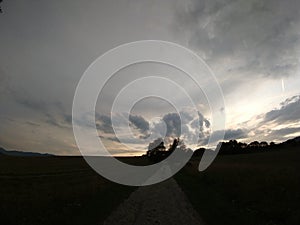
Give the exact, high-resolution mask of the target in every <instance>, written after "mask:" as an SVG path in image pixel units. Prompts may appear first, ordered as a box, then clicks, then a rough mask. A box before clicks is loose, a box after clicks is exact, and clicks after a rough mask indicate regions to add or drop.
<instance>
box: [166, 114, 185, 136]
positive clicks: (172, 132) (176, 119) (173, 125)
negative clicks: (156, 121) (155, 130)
mask: <svg viewBox="0 0 300 225" xmlns="http://www.w3.org/2000/svg"><path fill="white" fill-rule="evenodd" d="M162 120H163V122H165V124H166V126H167V133H166V136H167V137H170V136H174V137H179V136H180V135H181V119H180V116H179V114H178V113H168V114H166V115H164V116H163V118H162Z"/></svg>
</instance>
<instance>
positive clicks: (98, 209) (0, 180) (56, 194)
mask: <svg viewBox="0 0 300 225" xmlns="http://www.w3.org/2000/svg"><path fill="white" fill-rule="evenodd" d="M134 189H135V188H134V187H128V186H123V185H118V184H115V183H112V182H110V181H108V180H106V179H105V178H103V177H101V176H99V175H98V174H96V173H95V172H94V171H93V170H92V169H91V168H90V167H89V166H88V165H87V164H86V163H85V161H84V160H83V159H82V158H81V157H8V156H1V157H0V223H1V224H5V225H27V224H28V225H35V224H39V225H40V224H43V225H47V224H49V225H50V224H51V225H52V224H73V225H75V224H89V225H92V224H101V223H102V221H103V220H104V219H105V218H106V217H107V216H108V215H109V214H110V213H111V211H112V210H113V209H114V208H115V207H117V206H118V205H119V204H120V203H121V202H122V201H123V200H124V199H126V198H127V197H128V195H129V194H130V193H131V192H132V191H133V190H134Z"/></svg>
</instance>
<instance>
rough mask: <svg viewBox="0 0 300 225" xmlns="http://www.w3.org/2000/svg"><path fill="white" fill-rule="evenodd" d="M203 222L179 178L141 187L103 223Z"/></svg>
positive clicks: (190, 224) (189, 224)
mask: <svg viewBox="0 0 300 225" xmlns="http://www.w3.org/2000/svg"><path fill="white" fill-rule="evenodd" d="M115 224H116V225H129V224H130V225H155V224H162V225H177V224H178V225H203V224H204V223H203V222H202V221H201V219H200V217H199V215H198V214H197V213H196V212H195V210H194V209H193V207H192V205H191V203H190V202H189V201H188V199H187V197H186V196H185V194H184V193H183V192H182V190H181V189H180V187H179V186H178V184H177V183H176V181H175V180H174V179H173V178H171V179H169V180H167V181H164V182H162V183H160V184H155V185H151V186H146V187H140V188H138V189H137V190H136V191H135V192H133V193H132V194H131V195H130V197H129V198H128V199H127V200H126V201H124V202H123V203H122V204H121V205H120V206H119V207H118V208H117V209H116V210H115V211H114V212H113V213H112V214H111V215H110V216H109V217H108V218H107V219H106V221H105V222H104V225H115Z"/></svg>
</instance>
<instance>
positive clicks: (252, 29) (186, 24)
mask: <svg viewBox="0 0 300 225" xmlns="http://www.w3.org/2000/svg"><path fill="white" fill-rule="evenodd" d="M299 8H300V2H299V1H298V0H287V1H284V2H283V1H280V0H275V1H260V0H249V1H236V0H234V1H233V0H224V1H218V0H213V1H211V0H200V1H198V0H192V1H189V2H188V3H187V2H185V3H182V4H178V7H177V12H176V16H175V18H176V19H175V21H176V22H175V25H174V27H175V29H176V31H181V32H178V34H182V35H184V36H188V37H189V38H188V42H189V45H190V47H191V48H195V49H198V51H199V53H200V54H201V55H202V56H203V57H204V58H205V59H206V60H208V61H210V64H212V65H215V66H220V65H221V67H223V68H224V70H225V71H226V72H230V73H231V74H232V73H233V72H235V74H237V76H238V74H241V73H247V74H251V76H263V77H273V78H278V77H284V76H291V75H294V73H295V72H296V71H297V69H298V67H299V60H298V56H299V42H300V39H299V34H298V30H299V27H300V26H299V21H300V13H299Z"/></svg>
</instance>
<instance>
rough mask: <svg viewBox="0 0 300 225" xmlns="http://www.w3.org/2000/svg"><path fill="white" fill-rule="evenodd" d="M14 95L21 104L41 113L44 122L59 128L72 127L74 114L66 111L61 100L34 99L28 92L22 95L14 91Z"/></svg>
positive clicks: (38, 113)
mask: <svg viewBox="0 0 300 225" xmlns="http://www.w3.org/2000/svg"><path fill="white" fill-rule="evenodd" d="M12 97H13V99H14V101H15V102H16V103H18V104H19V105H21V106H23V107H25V108H27V109H30V110H31V111H32V112H33V113H34V114H36V115H41V116H42V117H43V119H42V121H43V122H45V123H47V124H49V125H51V126H56V127H59V128H70V126H71V123H72V116H71V115H70V114H67V113H65V110H64V107H63V105H62V103H61V102H58V101H57V102H46V101H43V100H34V99H33V98H29V97H28V95H26V93H23V95H20V94H17V93H16V92H12ZM28 125H30V123H28Z"/></svg>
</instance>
